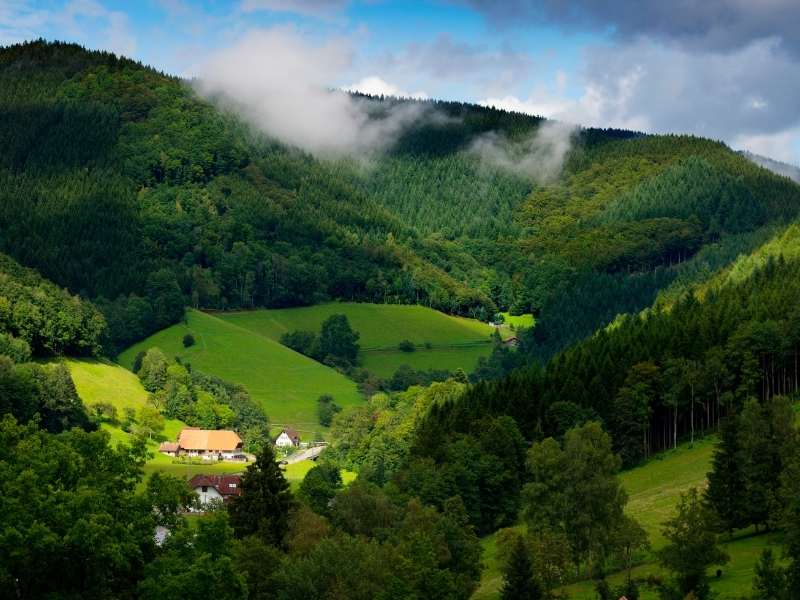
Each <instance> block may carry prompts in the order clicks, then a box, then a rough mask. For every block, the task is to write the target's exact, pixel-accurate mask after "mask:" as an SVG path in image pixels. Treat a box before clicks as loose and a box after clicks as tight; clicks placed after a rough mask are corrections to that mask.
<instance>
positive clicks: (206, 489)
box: [203, 485, 208, 494]
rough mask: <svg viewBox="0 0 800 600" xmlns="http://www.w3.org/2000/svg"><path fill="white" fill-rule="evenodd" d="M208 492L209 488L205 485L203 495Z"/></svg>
mask: <svg viewBox="0 0 800 600" xmlns="http://www.w3.org/2000/svg"><path fill="white" fill-rule="evenodd" d="M207 491H208V486H207V485H204V486H203V493H204V494H205V493H206V492H207Z"/></svg>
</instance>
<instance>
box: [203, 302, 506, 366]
mask: <svg viewBox="0 0 800 600" xmlns="http://www.w3.org/2000/svg"><path fill="white" fill-rule="evenodd" d="M334 314H344V315H347V319H348V320H349V321H350V325H351V326H352V327H353V329H355V330H356V331H358V332H359V334H360V335H361V338H360V340H359V344H360V345H361V357H360V358H361V362H362V365H363V366H364V368H366V369H368V370H369V371H370V372H372V373H374V374H376V375H378V376H379V377H391V375H392V374H394V372H395V371H396V370H397V368H398V367H400V366H401V365H404V364H407V365H409V366H411V367H413V368H415V369H425V370H427V369H447V370H450V371H454V370H455V369H458V368H462V369H464V370H465V371H467V372H469V371H472V370H473V369H474V368H475V365H476V364H477V362H478V358H479V357H481V356H486V355H488V354H489V352H490V351H491V345H490V343H489V342H490V336H491V334H492V332H493V331H494V330H493V328H492V327H491V326H490V325H487V324H486V323H482V322H480V321H476V320H474V319H465V318H462V317H454V316H450V315H446V314H444V313H441V312H438V311H435V310H433V309H430V308H426V307H424V306H410V305H397V304H361V303H349V302H341V303H340V302H332V303H328V304H319V305H316V306H307V307H300V308H284V309H270V310H253V311H244V312H229V313H215V316H218V317H219V318H221V319H223V320H225V321H227V322H229V323H233V324H236V325H238V326H240V327H243V328H245V329H248V330H250V331H253V332H255V333H258V334H260V335H262V336H264V337H267V338H269V339H271V340H275V341H277V340H279V339H280V337H281V335H283V334H284V333H286V332H288V331H296V330H306V331H314V332H318V331H319V329H320V327H321V326H322V322H323V321H324V320H325V319H327V318H328V317H330V316H331V315H334ZM503 333H505V334H506V335H510V332H508V331H507V330H503ZM403 340H409V341H411V342H413V343H414V344H415V345H416V346H417V349H416V351H415V352H402V351H400V350H398V349H397V345H398V344H399V343H400V342H402V341H403Z"/></svg>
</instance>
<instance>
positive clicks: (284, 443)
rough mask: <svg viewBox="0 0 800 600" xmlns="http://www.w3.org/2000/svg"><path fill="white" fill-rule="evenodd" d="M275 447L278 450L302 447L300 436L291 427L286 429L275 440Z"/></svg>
mask: <svg viewBox="0 0 800 600" xmlns="http://www.w3.org/2000/svg"><path fill="white" fill-rule="evenodd" d="M275 445H276V446H277V447H278V448H288V447H290V446H299V445H300V435H299V434H298V433H297V432H296V431H295V430H294V429H290V428H289V427H284V428H283V429H282V430H281V433H280V435H279V436H278V437H276V438H275Z"/></svg>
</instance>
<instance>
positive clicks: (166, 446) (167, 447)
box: [158, 442, 178, 452]
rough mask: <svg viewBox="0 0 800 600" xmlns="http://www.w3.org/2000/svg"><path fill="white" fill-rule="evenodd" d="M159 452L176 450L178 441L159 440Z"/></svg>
mask: <svg viewBox="0 0 800 600" xmlns="http://www.w3.org/2000/svg"><path fill="white" fill-rule="evenodd" d="M158 451H159V452H177V451H178V442H161V445H160V446H159V447H158Z"/></svg>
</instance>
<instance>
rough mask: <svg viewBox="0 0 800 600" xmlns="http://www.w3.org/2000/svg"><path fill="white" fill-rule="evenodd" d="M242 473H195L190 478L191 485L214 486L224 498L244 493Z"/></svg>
mask: <svg viewBox="0 0 800 600" xmlns="http://www.w3.org/2000/svg"><path fill="white" fill-rule="evenodd" d="M241 483H242V477H241V476H240V475H195V476H194V477H192V478H191V479H190V480H189V487H190V488H192V489H195V488H199V487H203V486H205V487H213V488H214V489H215V490H217V491H218V492H219V495H220V496H222V497H223V498H224V499H227V498H229V497H232V496H241V495H242V486H241Z"/></svg>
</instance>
